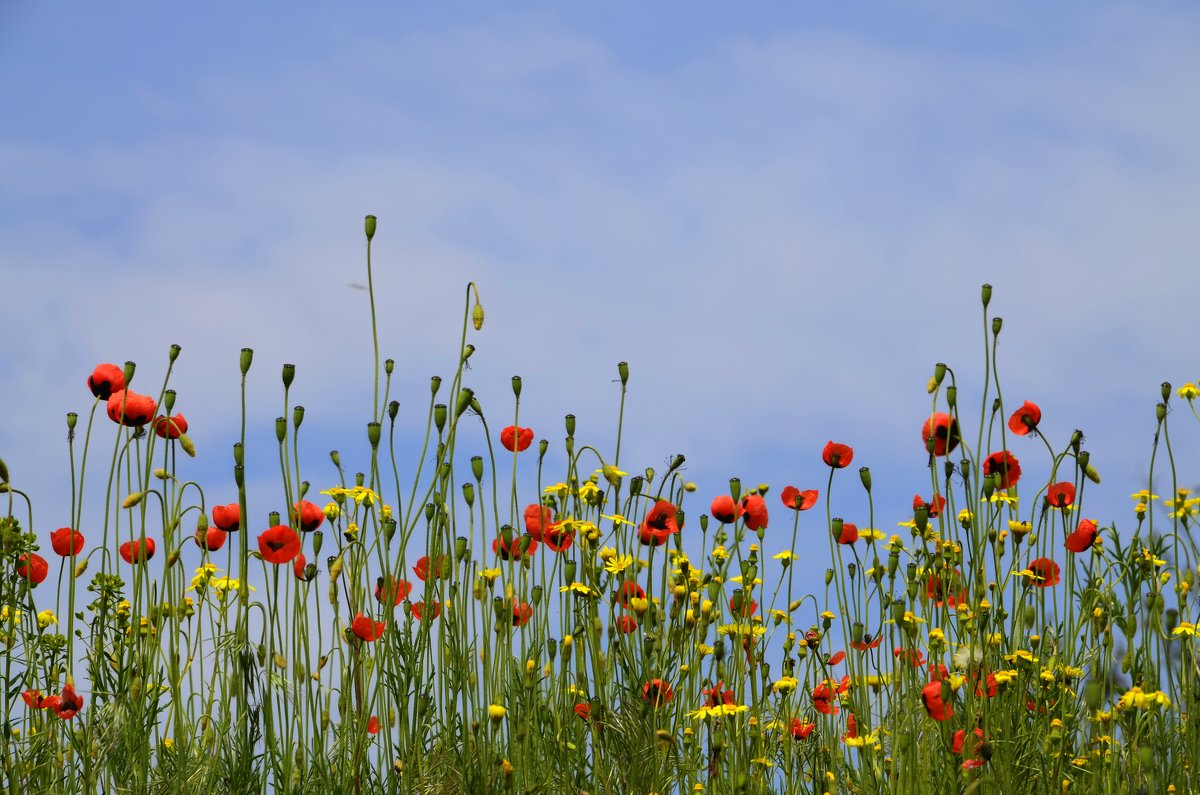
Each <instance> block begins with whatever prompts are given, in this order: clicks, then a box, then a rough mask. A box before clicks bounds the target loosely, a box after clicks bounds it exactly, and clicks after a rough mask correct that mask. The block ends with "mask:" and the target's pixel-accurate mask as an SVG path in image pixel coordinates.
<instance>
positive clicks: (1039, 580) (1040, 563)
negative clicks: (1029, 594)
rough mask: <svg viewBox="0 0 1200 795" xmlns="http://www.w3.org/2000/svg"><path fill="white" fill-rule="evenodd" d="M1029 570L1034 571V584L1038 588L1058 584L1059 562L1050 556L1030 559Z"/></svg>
mask: <svg viewBox="0 0 1200 795" xmlns="http://www.w3.org/2000/svg"><path fill="white" fill-rule="evenodd" d="M1029 570H1030V571H1032V572H1033V584H1034V585H1035V586H1037V587H1038V588H1049V587H1050V586H1051V585H1058V574H1059V568H1058V564H1057V563H1055V562H1054V561H1052V560H1050V558H1036V559H1034V560H1031V561H1029Z"/></svg>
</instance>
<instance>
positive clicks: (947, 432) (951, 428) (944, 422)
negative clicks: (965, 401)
mask: <svg viewBox="0 0 1200 795" xmlns="http://www.w3.org/2000/svg"><path fill="white" fill-rule="evenodd" d="M921 441H922V442H924V443H925V449H926V450H928V451H929V452H931V453H933V454H934V455H935V456H943V455H946V454H947V453H952V452H954V448H955V447H958V443H959V442H960V441H962V434H961V433H960V432H959V429H958V420H956V419H954V418H953V417H951V416H950V415H949V414H947V413H945V412H943V411H938V412H934V413H933V414H932V415H931V416H930V417H929V419H927V420H925V424H924V425H922V426H921Z"/></svg>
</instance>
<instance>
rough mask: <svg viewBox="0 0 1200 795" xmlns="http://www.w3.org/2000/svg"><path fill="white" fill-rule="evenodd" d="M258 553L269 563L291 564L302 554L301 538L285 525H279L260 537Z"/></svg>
mask: <svg viewBox="0 0 1200 795" xmlns="http://www.w3.org/2000/svg"><path fill="white" fill-rule="evenodd" d="M258 551H259V553H261V554H262V557H263V560H265V561H266V562H267V563H290V562H291V561H292V559H293V558H295V557H296V556H297V555H299V554H300V536H298V535H296V531H295V530H293V529H292V528H290V527H288V526H287V525H285V524H277V525H275V526H274V527H272V528H271V529H270V530H267V531H265V532H263V533H261V534H260V535H259V536H258Z"/></svg>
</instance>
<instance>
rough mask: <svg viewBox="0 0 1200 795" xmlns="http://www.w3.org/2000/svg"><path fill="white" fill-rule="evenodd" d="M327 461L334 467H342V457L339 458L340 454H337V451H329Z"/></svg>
mask: <svg viewBox="0 0 1200 795" xmlns="http://www.w3.org/2000/svg"><path fill="white" fill-rule="evenodd" d="M329 460H330V461H332V462H333V465H334V466H335V467H338V468H339V469H340V468H341V466H342V456H341V454H340V453H338V451H337V450H330V451H329Z"/></svg>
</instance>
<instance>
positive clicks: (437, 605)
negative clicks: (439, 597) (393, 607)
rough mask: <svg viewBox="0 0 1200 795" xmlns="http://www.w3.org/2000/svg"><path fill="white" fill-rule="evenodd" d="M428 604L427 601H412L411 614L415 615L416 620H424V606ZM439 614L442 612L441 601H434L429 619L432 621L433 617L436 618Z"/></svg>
mask: <svg viewBox="0 0 1200 795" xmlns="http://www.w3.org/2000/svg"><path fill="white" fill-rule="evenodd" d="M428 604H429V602H413V603H412V614H413V615H414V616H416V617H417V621H424V620H425V608H426V606H427V605H428ZM441 614H442V603H441V602H434V603H433V615H431V616H430V617H429V619H430V620H431V621H432V620H433V619H435V618H437V617H438V616H440V615H441Z"/></svg>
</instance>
